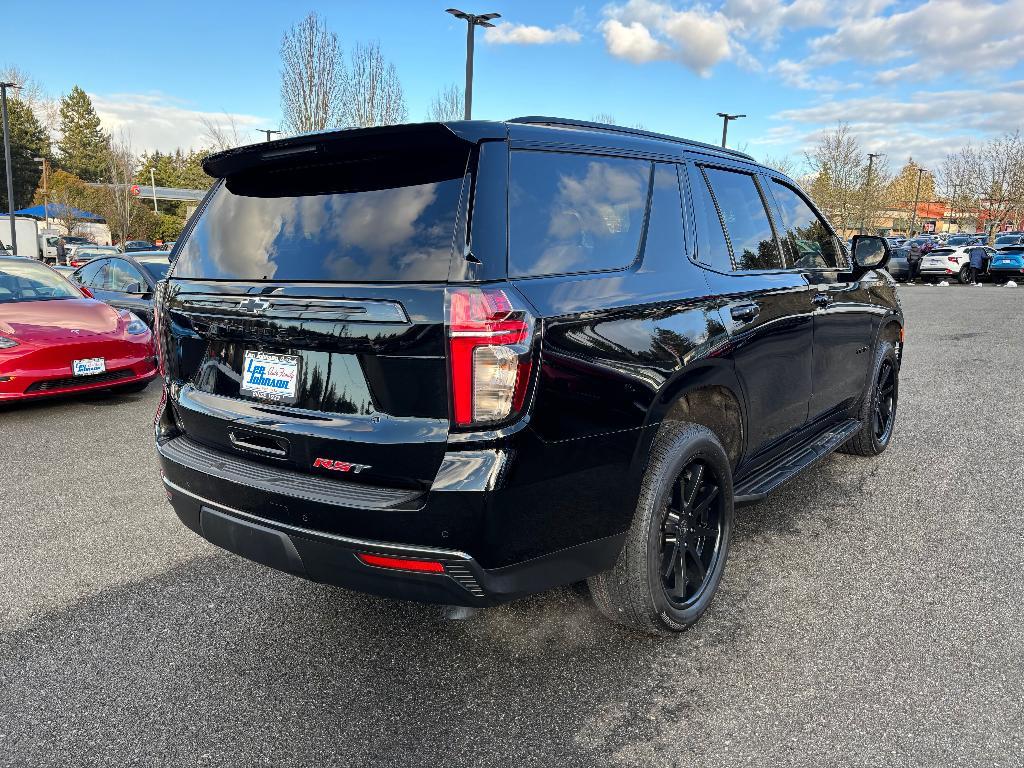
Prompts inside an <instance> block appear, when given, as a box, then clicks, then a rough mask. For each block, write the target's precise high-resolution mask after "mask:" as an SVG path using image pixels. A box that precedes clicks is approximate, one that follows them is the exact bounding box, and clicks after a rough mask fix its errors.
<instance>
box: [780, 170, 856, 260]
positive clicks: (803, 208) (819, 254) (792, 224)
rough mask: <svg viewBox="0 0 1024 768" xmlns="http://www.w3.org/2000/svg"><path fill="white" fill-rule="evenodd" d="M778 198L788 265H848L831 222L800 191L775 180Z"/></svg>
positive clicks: (783, 245)
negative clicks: (831, 230) (822, 216)
mask: <svg viewBox="0 0 1024 768" xmlns="http://www.w3.org/2000/svg"><path fill="white" fill-rule="evenodd" d="M772 191H773V192H774V193H775V201H776V202H777V203H778V205H779V213H780V215H781V216H782V225H783V226H784V227H785V232H783V233H782V247H783V248H785V249H786V256H787V257H788V261H789V264H790V265H791V266H792V267H794V268H796V269H830V268H831V269H835V268H837V267H841V266H845V264H846V258H845V257H844V256H843V255H842V254H840V253H839V247H838V244H837V243H836V238H835V237H833V236H832V232H830V231H829V228H828V225H826V224H825V222H824V221H822V220H821V217H820V216H818V214H816V213H815V212H814V210H813V209H812V208H811V206H809V205H808V204H807V201H806V200H804V199H803V197H801V196H800V194H799V193H798V192H797V191H796V190H795V189H792V188H791V187H789V186H787V185H786V184H782V183H780V182H778V181H773V182H772Z"/></svg>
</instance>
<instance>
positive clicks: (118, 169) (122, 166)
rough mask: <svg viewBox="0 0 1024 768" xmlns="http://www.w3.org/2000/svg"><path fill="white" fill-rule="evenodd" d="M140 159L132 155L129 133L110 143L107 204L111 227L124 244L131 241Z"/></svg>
mask: <svg viewBox="0 0 1024 768" xmlns="http://www.w3.org/2000/svg"><path fill="white" fill-rule="evenodd" d="M137 166H138V159H137V158H136V157H135V154H134V153H133V152H132V145H131V139H130V138H129V137H128V136H127V135H126V134H121V136H119V137H117V138H112V139H111V140H110V149H109V151H108V152H107V170H108V172H109V176H110V184H109V186H108V187H107V195H106V198H107V199H106V200H105V201H104V202H105V204H106V205H105V207H106V208H107V211H106V219H107V225H108V226H109V227H110V234H111V236H112V237H113V238H114V239H115V241H116V242H119V243H124V242H125V241H127V240H129V239H130V238H131V233H132V215H133V213H134V212H135V211H134V208H135V195H133V194H132V185H133V184H134V180H135V172H136V170H137Z"/></svg>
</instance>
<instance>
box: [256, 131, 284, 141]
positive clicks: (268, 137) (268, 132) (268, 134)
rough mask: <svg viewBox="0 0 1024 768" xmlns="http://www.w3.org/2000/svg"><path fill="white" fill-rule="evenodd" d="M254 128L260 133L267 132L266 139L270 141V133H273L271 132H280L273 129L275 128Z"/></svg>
mask: <svg viewBox="0 0 1024 768" xmlns="http://www.w3.org/2000/svg"><path fill="white" fill-rule="evenodd" d="M256 130H257V131H259V132H260V133H265V134H267V141H270V135H271V134H273V133H280V131H275V130H272V129H270V128H257V129H256Z"/></svg>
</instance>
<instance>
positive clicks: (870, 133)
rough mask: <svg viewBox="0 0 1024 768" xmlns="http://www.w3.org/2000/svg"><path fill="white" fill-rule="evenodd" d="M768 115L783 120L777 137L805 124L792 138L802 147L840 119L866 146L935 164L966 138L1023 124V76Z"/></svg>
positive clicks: (785, 138) (784, 137) (789, 137)
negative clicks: (983, 85) (994, 85)
mask: <svg viewBox="0 0 1024 768" xmlns="http://www.w3.org/2000/svg"><path fill="white" fill-rule="evenodd" d="M939 105H941V107H939ZM774 118H775V119H777V120H780V121H785V123H786V124H785V125H784V126H780V127H779V128H778V129H777V134H776V136H777V138H778V139H779V140H781V141H783V142H787V143H790V142H793V140H794V139H795V138H796V134H797V133H799V130H798V129H797V128H796V125H801V124H802V125H806V126H807V129H806V132H804V135H803V136H802V137H801V138H799V139H797V143H799V144H802V145H804V146H808V145H810V144H812V143H813V142H814V140H815V138H816V137H817V136H818V135H820V133H821V131H823V130H827V129H828V128H831V127H834V126H835V125H836V124H837V123H840V122H844V123H848V124H849V125H850V128H851V130H852V131H853V133H855V134H856V136H857V138H858V139H859V140H860V141H861V144H862V146H863V147H864V149H865V150H866V151H869V152H876V151H877V152H884V153H888V154H889V155H891V156H894V157H900V158H902V157H905V156H907V155H913V157H914V158H915V159H918V160H919V161H920V162H922V163H923V164H924V165H925V166H934V167H938V165H939V164H940V163H941V162H942V160H943V158H944V157H945V156H946V155H947V154H949V153H950V152H953V151H955V150H956V149H957V148H959V147H960V146H962V145H963V144H965V143H966V142H967V141H973V142H975V143H977V142H978V141H982V140H984V139H985V138H987V137H988V136H992V135H996V134H1000V133H1003V132H1005V131H1007V130H1015V129H1017V128H1018V127H1021V126H1024V81H1017V82H1013V83H1007V84H1005V85H1003V86H1001V87H1000V88H998V89H996V90H991V91H982V90H946V91H938V92H929V93H921V94H920V95H918V96H915V97H912V98H910V99H895V98H890V97H887V96H881V95H877V96H868V97H863V98H857V99H848V100H845V101H839V100H829V101H825V102H823V103H821V104H816V105H814V106H810V107H804V108H800V109H788V110H783V111H782V112H779V113H778V114H776V115H774ZM773 130H775V129H773Z"/></svg>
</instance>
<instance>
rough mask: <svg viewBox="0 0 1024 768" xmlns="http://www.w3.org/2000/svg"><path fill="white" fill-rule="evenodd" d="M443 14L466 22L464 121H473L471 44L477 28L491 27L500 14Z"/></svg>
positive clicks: (458, 11) (446, 11)
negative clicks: (492, 21) (493, 20)
mask: <svg viewBox="0 0 1024 768" xmlns="http://www.w3.org/2000/svg"><path fill="white" fill-rule="evenodd" d="M445 13H450V14H451V15H452V16H454V17H455V18H457V19H462V20H463V21H465V22H466V27H467V29H466V110H465V119H466V120H472V119H473V42H474V38H475V34H474V33H475V32H476V28H477V27H493V26H494V25H493V24H491V19H500V18H501V14H500V13H466V12H465V11H460V10H459V9H458V8H448V9H447V10H445Z"/></svg>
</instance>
